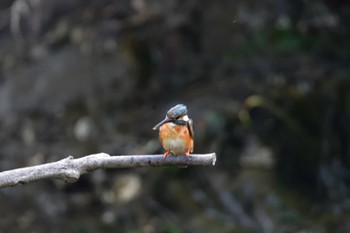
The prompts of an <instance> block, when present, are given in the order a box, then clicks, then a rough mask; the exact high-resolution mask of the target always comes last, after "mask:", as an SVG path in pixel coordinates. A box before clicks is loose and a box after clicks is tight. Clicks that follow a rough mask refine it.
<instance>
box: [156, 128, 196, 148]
mask: <svg viewBox="0 0 350 233" xmlns="http://www.w3.org/2000/svg"><path fill="white" fill-rule="evenodd" d="M159 137H160V141H161V142H162V145H163V147H164V149H166V150H170V151H172V152H173V153H174V154H177V155H184V154H186V153H187V154H189V153H191V152H193V138H192V137H191V135H190V132H189V130H188V128H187V126H185V125H176V124H174V123H171V122H170V123H166V124H164V125H162V126H161V127H160V129H159Z"/></svg>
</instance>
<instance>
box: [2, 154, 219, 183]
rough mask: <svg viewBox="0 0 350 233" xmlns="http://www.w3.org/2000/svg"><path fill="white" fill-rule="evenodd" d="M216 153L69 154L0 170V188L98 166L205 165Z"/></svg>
mask: <svg viewBox="0 0 350 233" xmlns="http://www.w3.org/2000/svg"><path fill="white" fill-rule="evenodd" d="M215 162H216V154H215V153H211V154H191V155H189V156H168V157H167V158H165V159H164V158H163V155H121V156H110V155H109V154H106V153H98V154H92V155H88V156H85V157H81V158H77V159H74V158H73V157H72V156H69V157H68V158H65V159H62V160H59V161H57V162H52V163H46V164H41V165H37V166H31V167H24V168H17V169H13V170H8V171H3V172H0V188H3V187H7V186H15V185H17V184H26V183H29V182H33V181H37V180H44V179H61V180H64V181H66V182H75V181H77V180H78V179H79V177H80V176H81V175H82V174H84V173H87V172H90V171H93V170H96V169H101V168H136V167H156V166H158V167H159V166H195V165H199V166H209V165H215Z"/></svg>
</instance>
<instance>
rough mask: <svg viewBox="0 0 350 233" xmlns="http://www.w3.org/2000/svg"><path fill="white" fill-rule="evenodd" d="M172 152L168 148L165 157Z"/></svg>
mask: <svg viewBox="0 0 350 233" xmlns="http://www.w3.org/2000/svg"><path fill="white" fill-rule="evenodd" d="M169 154H171V152H170V150H167V151H166V152H165V153H164V159H165V158H166V157H167V156H168V155H169Z"/></svg>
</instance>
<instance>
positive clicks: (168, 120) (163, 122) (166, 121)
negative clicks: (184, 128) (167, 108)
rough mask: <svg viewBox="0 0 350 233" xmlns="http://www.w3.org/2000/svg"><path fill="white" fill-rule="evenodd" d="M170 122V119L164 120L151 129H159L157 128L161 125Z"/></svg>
mask: <svg viewBox="0 0 350 233" xmlns="http://www.w3.org/2000/svg"><path fill="white" fill-rule="evenodd" d="M168 122H171V119H169V118H167V117H166V118H165V119H164V120H162V121H161V122H159V123H158V124H157V125H156V126H154V127H153V130H157V129H159V127H161V126H162V125H163V124H165V123H168Z"/></svg>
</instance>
